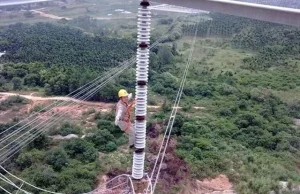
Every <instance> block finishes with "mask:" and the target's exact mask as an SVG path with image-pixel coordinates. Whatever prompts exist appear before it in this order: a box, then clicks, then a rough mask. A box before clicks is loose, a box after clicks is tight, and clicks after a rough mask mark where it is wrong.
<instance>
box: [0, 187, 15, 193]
mask: <svg viewBox="0 0 300 194" xmlns="http://www.w3.org/2000/svg"><path fill="white" fill-rule="evenodd" d="M0 189H2V190H3V191H5V193H8V194H12V193H11V192H9V191H7V190H6V189H4V188H3V187H2V186H0Z"/></svg>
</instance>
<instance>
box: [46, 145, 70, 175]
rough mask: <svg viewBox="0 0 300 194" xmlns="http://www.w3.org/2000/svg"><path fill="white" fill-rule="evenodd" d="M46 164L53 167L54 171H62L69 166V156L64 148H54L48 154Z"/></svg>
mask: <svg viewBox="0 0 300 194" xmlns="http://www.w3.org/2000/svg"><path fill="white" fill-rule="evenodd" d="M46 162H47V164H49V165H52V166H53V169H54V170H56V171H60V170H61V169H62V168H63V167H64V166H67V165H68V155H67V153H66V152H65V151H64V150H63V149H62V148H60V147H58V148H54V149H52V150H50V151H48V152H46Z"/></svg>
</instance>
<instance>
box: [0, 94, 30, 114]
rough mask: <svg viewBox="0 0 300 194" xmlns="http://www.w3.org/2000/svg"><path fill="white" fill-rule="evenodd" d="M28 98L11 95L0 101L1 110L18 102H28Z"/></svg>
mask: <svg viewBox="0 0 300 194" xmlns="http://www.w3.org/2000/svg"><path fill="white" fill-rule="evenodd" d="M27 103H28V100H27V99H25V98H23V97H21V96H9V97H8V98H7V99H5V100H2V101H1V102H0V110H1V111H4V110H7V109H9V108H11V107H12V106H14V105H16V104H27Z"/></svg>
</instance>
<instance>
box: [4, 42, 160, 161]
mask: <svg viewBox="0 0 300 194" xmlns="http://www.w3.org/2000/svg"><path fill="white" fill-rule="evenodd" d="M163 39H164V38H162V39H160V40H159V41H157V42H156V43H155V44H153V46H151V47H150V49H153V48H154V47H156V46H157V45H158V44H159V42H160V41H162V40H163ZM132 64H133V63H132ZM132 64H127V65H125V66H123V69H121V70H120V71H119V72H117V73H115V74H114V75H112V76H111V77H109V79H107V80H106V81H105V82H104V83H101V84H100V85H98V86H97V87H96V88H94V89H93V90H91V91H89V92H88V93H87V94H88V95H87V96H86V97H84V98H83V99H81V98H80V100H87V99H89V98H90V97H92V96H93V95H94V94H95V93H96V92H97V91H98V90H99V89H101V88H102V87H104V86H105V85H106V84H107V83H109V82H110V81H111V80H112V79H114V78H115V77H116V76H118V75H119V74H121V73H122V72H123V71H124V70H125V69H126V68H128V67H129V66H130V65H132ZM74 104H76V102H71V103H70V104H69V105H74ZM66 115H67V113H63V114H62V115H59V114H57V113H56V115H55V116H58V117H57V118H54V119H53V121H50V122H49V123H47V121H42V122H40V123H39V124H38V125H36V126H35V127H33V128H31V129H30V130H27V131H26V132H25V133H24V134H23V135H21V136H19V137H17V138H16V139H14V140H13V141H10V142H9V143H8V144H7V145H5V146H4V147H2V148H1V149H0V151H2V150H3V149H4V148H6V147H10V146H11V147H10V148H13V149H12V150H11V149H9V150H7V151H5V152H4V153H1V154H0V164H3V163H4V162H6V161H7V160H8V159H9V158H7V159H5V160H4V158H6V157H7V156H8V155H10V153H12V152H15V151H17V150H18V147H20V144H15V145H14V143H15V142H16V141H17V140H18V139H20V138H21V137H22V136H24V135H26V134H28V135H31V136H32V137H29V138H28V139H29V140H30V139H32V141H33V140H34V139H35V138H34V137H35V136H36V135H35V134H30V133H31V132H32V131H33V130H34V129H37V128H38V127H40V126H42V129H39V130H38V131H37V132H35V133H36V134H38V135H40V134H41V133H42V132H43V131H45V130H47V129H49V128H50V127H51V126H52V124H54V123H57V122H59V121H61V120H62V119H63V118H64V116H66ZM51 118H53V117H51ZM43 124H45V125H46V126H43ZM32 141H30V142H32ZM27 144H28V143H26V144H25V145H24V146H23V147H25V146H26V145H27ZM23 147H22V148H23Z"/></svg>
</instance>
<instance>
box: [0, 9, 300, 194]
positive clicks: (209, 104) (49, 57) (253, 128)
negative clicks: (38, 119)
mask: <svg viewBox="0 0 300 194" xmlns="http://www.w3.org/2000/svg"><path fill="white" fill-rule="evenodd" d="M66 9H68V8H66ZM90 11H91V10H90ZM194 20H196V19H195V16H191V17H190V18H189V22H187V21H185V20H183V19H182V18H179V20H178V21H177V20H176V21H174V20H172V19H168V18H163V19H160V20H159V22H158V23H159V25H161V26H166V25H171V26H172V28H173V29H174V31H173V33H171V35H169V37H168V39H167V40H166V41H165V44H163V45H161V46H159V47H158V48H157V49H154V50H153V51H152V52H151V64H150V67H151V68H150V73H149V79H150V81H149V85H150V87H149V88H150V90H151V92H152V93H154V94H155V95H156V96H161V98H162V99H165V100H164V101H163V104H162V108H161V111H160V112H158V113H157V114H154V115H153V116H152V117H151V118H150V121H152V122H157V123H159V124H161V123H162V124H163V125H165V124H167V118H168V114H169V112H170V110H171V104H172V101H171V99H172V100H173V98H174V95H175V94H176V92H177V89H178V86H179V83H180V77H181V74H182V72H183V68H184V67H185V66H184V65H185V63H186V59H187V57H188V54H189V51H190V49H191V44H190V41H191V36H190V35H193V33H194V28H193V27H194V24H195V22H193V21H194ZM83 21H89V22H90V23H84V22H83ZM61 22H62V21H61ZM68 22H69V21H65V22H64V23H68ZM72 22H77V24H76V25H77V26H78V27H80V28H86V27H90V29H89V32H93V33H96V32H95V29H97V26H94V24H95V23H94V22H95V21H91V18H83V19H79V20H78V21H76V20H74V21H72ZM84 25H87V26H86V27H83V26H84ZM121 28H123V29H125V28H131V27H130V25H128V26H122V27H121ZM132 28H133V27H132ZM198 32H199V33H198V37H197V42H196V47H195V52H194V53H195V55H194V60H193V61H192V63H191V69H190V72H189V75H188V81H187V83H186V85H185V88H184V91H183V92H184V94H183V101H182V104H181V106H182V107H183V111H180V114H179V115H178V117H177V118H176V121H175V124H174V130H173V133H172V136H173V138H175V139H176V140H177V147H176V154H177V156H178V157H181V158H183V159H184V161H185V162H186V163H187V165H188V169H189V172H190V176H189V177H186V178H196V179H202V178H206V177H214V176H215V175H217V174H220V173H224V174H226V175H227V176H228V177H229V178H230V180H231V181H232V182H234V184H235V189H236V191H237V192H238V193H242V194H243V193H245V194H248V193H249V194H250V193H255V194H265V193H269V192H270V191H274V192H279V190H280V188H279V184H278V182H279V181H287V182H290V183H298V184H299V183H300V178H299V160H300V158H299V157H300V144H299V142H300V132H299V131H300V130H299V127H298V126H296V125H295V124H294V121H293V120H294V119H295V118H298V119H299V118H300V103H299V100H292V101H289V100H287V98H289V95H288V94H294V95H295V96H299V94H300V80H299V76H298V74H299V72H300V67H299V62H300V56H299V50H300V42H299V40H300V39H299V38H300V37H299V35H300V33H299V30H298V29H294V28H289V27H285V26H279V25H275V24H269V23H264V22H257V21H253V20H248V19H243V18H237V17H233V16H224V15H220V14H210V15H208V16H205V17H203V19H202V20H201V21H200V23H199V25H198ZM98 33H99V34H100V32H98ZM0 35H1V36H0V37H1V39H0V50H7V53H8V54H5V55H4V57H3V58H1V62H3V63H4V65H3V68H2V70H1V73H0V89H1V90H2V91H8V90H12V89H13V90H23V89H28V88H29V89H31V88H44V91H45V94H46V95H64V94H67V93H70V92H72V91H74V90H75V89H76V88H78V87H79V86H81V85H83V84H85V83H87V82H88V81H89V80H91V79H93V78H95V77H96V76H98V75H99V74H100V73H102V72H104V71H105V70H107V69H110V68H111V67H115V66H116V65H117V64H118V63H119V62H121V61H123V60H125V59H128V58H129V57H131V56H132V55H133V54H134V52H135V49H136V48H135V44H134V41H133V39H130V38H122V39H119V38H111V37H107V34H106V33H104V32H103V34H101V35H99V36H95V35H90V34H87V33H85V32H83V31H82V30H78V29H74V28H72V27H70V26H68V25H65V24H62V23H60V24H58V25H53V24H45V23H38V24H34V25H25V24H16V25H12V26H8V27H6V28H4V29H2V30H1V31H0ZM157 38H158V36H157V37H156V36H154V37H153V38H152V40H151V41H155V40H156V39H157ZM21 48H22V49H21ZM83 66H84V67H85V68H82V67H83ZM134 75H135V70H134V69H129V70H128V71H126V72H124V74H122V76H120V77H118V78H117V79H116V80H115V81H114V82H113V83H111V84H109V85H108V86H107V87H106V88H104V90H102V91H101V93H98V94H96V95H94V96H93V97H92V98H91V99H92V100H101V101H106V102H108V101H113V102H116V101H117V100H118V99H117V96H116V94H117V91H118V89H119V88H121V87H126V88H128V89H129V91H133V90H134V87H135V79H134ZM279 93H280V94H282V93H283V94H286V96H285V97H283V96H282V95H281V96H279V95H278V94H279ZM15 98H17V97H15ZM155 100H156V99H155ZM155 100H153V99H152V100H151V101H152V102H151V103H153V104H155V103H156V101H155ZM14 103H24V102H23V101H22V100H20V99H19V100H18V99H14V100H9V101H8V102H7V101H2V102H1V106H0V107H4V108H2V109H1V110H6V109H8V108H9V107H11V106H12V104H14ZM193 106H204V107H205V109H203V110H202V109H201V110H194V109H192V107H193ZM34 110H40V108H39V107H37V108H34ZM84 115H88V116H90V115H93V116H92V119H94V120H93V122H95V123H96V126H94V127H92V128H89V129H83V127H82V126H80V125H77V124H74V123H71V122H69V123H63V124H62V125H60V126H58V128H53V129H52V131H50V132H49V134H50V135H55V134H60V135H63V136H66V135H68V134H73V133H74V134H85V135H86V136H85V138H84V139H79V138H77V139H76V138H74V139H70V140H63V141H54V140H53V141H50V140H49V139H48V138H47V137H46V136H44V137H41V138H40V139H38V140H36V141H34V142H33V143H32V144H31V145H30V146H28V147H27V148H26V149H25V150H23V151H22V152H21V153H20V154H19V155H17V156H16V158H14V159H13V160H12V162H11V164H10V165H8V168H9V169H10V170H12V171H15V172H16V173H17V174H19V175H20V176H21V177H23V178H25V179H26V180H29V181H30V182H32V183H33V184H35V185H37V186H40V187H43V188H47V189H50V190H53V191H57V192H63V193H83V192H88V191H90V190H92V186H93V185H94V184H95V181H96V177H97V175H99V174H101V175H102V174H104V173H107V172H109V171H111V170H113V169H114V168H117V169H119V170H126V168H127V167H128V166H129V165H130V157H131V155H129V154H123V153H120V152H119V151H118V148H119V147H120V146H121V145H123V144H126V143H127V138H126V137H125V135H124V133H123V132H122V131H120V130H119V129H118V128H117V127H116V126H115V125H114V123H113V119H114V118H113V117H114V115H113V112H112V113H110V114H101V113H97V112H96V111H95V110H92V109H91V110H88V111H87V112H85V113H84ZM8 126H12V124H4V125H1V126H0V131H3V130H5V128H7V127H8ZM99 152H101V153H100V155H99ZM150 166H151V165H150ZM174 176H176V175H174ZM158 188H159V187H158ZM162 192H163V191H162ZM165 192H166V193H170V192H171V191H165Z"/></svg>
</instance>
